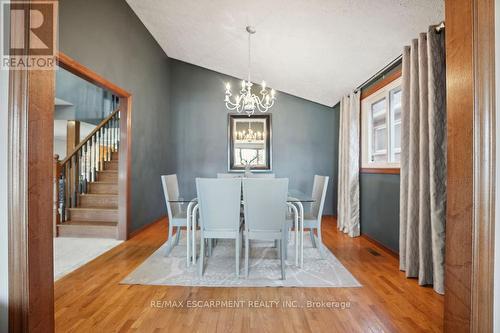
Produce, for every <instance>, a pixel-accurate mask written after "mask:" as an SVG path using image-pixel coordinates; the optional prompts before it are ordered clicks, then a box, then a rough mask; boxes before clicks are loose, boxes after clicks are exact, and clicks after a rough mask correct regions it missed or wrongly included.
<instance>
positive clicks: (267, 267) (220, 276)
mask: <svg viewBox="0 0 500 333" xmlns="http://www.w3.org/2000/svg"><path fill="white" fill-rule="evenodd" d="M306 236H307V237H306ZM292 239H293V238H292ZM197 244H198V246H197V251H199V242H198V243H197ZM234 246H235V245H234V240H219V241H218V243H217V245H216V246H215V247H214V248H213V252H212V256H211V257H207V258H206V259H205V271H204V275H203V277H199V276H198V274H197V267H198V264H197V265H196V266H195V265H190V267H186V243H185V239H184V237H183V238H182V239H181V241H180V242H179V245H178V246H176V247H174V249H173V250H172V252H171V253H170V255H169V256H168V257H166V256H165V249H166V244H164V245H162V246H161V247H160V248H159V249H158V250H156V251H155V252H154V253H153V254H152V255H151V256H150V257H149V258H148V259H146V261H144V262H143V263H142V264H141V265H140V266H139V267H138V268H137V269H136V270H135V271H133V272H132V273H131V274H129V275H128V276H127V277H126V278H125V279H124V280H123V281H122V282H121V283H122V284H139V285H162V286H206V287H334V288H341V287H361V284H359V282H358V281H357V280H356V279H355V278H354V277H353V276H352V274H351V273H350V272H349V271H348V270H347V269H346V268H345V267H344V266H343V265H342V264H341V263H340V262H339V260H338V259H337V258H336V257H335V256H334V255H333V254H332V253H331V252H330V251H329V250H328V249H327V248H325V249H324V259H323V258H322V257H321V254H320V251H319V249H317V248H313V247H312V243H311V240H310V238H309V235H307V234H306V235H305V236H304V267H303V268H302V269H301V268H298V267H296V266H295V246H294V245H293V242H292V244H290V245H289V248H288V259H287V265H286V280H281V264H280V260H279V258H278V252H277V249H276V248H274V247H273V243H272V242H259V241H251V243H250V264H249V265H250V267H249V276H248V278H247V279H245V277H244V250H242V251H241V258H240V277H239V278H237V277H236V273H235V271H236V268H235V267H236V266H235V265H236V260H235V249H234Z"/></svg>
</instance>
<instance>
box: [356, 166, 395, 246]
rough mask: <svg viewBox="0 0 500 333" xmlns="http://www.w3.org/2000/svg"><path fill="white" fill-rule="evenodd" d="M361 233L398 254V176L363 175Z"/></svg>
mask: <svg viewBox="0 0 500 333" xmlns="http://www.w3.org/2000/svg"><path fill="white" fill-rule="evenodd" d="M360 201H361V213H360V214H361V220H360V221H361V233H362V234H364V235H367V236H368V237H370V238H372V239H374V240H376V241H377V242H379V243H381V244H382V245H384V246H386V247H388V248H389V249H391V250H393V251H394V252H399V175H387V174H361V175H360Z"/></svg>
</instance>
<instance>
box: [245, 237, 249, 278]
mask: <svg viewBox="0 0 500 333" xmlns="http://www.w3.org/2000/svg"><path fill="white" fill-rule="evenodd" d="M249 251H250V242H249V240H248V236H246V237H245V278H248V254H249Z"/></svg>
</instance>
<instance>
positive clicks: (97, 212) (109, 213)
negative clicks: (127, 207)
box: [68, 208, 118, 223]
mask: <svg viewBox="0 0 500 333" xmlns="http://www.w3.org/2000/svg"><path fill="white" fill-rule="evenodd" d="M68 219H69V220H73V221H90V222H93V221H101V222H108V223H109V222H112V223H116V221H118V209H109V208H68Z"/></svg>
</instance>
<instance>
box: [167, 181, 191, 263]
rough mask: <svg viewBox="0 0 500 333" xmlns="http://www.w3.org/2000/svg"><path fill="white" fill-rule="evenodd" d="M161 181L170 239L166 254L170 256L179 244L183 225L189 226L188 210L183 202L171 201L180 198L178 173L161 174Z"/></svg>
mask: <svg viewBox="0 0 500 333" xmlns="http://www.w3.org/2000/svg"><path fill="white" fill-rule="evenodd" d="M161 183H162V185H163V194H164V196H165V203H166V205H167V214H168V240H167V249H166V252H165V255H166V256H168V255H169V254H170V252H171V251H172V249H173V247H174V246H176V245H177V244H179V239H180V235H181V227H186V226H187V222H186V218H187V212H186V210H184V209H183V205H182V204H180V203H176V202H171V200H177V199H179V182H178V180H177V175H176V174H173V175H164V176H161ZM174 227H175V228H176V234H175V239H174V233H173V232H174ZM188 232H189V231H188V230H186V235H187V234H188Z"/></svg>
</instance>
